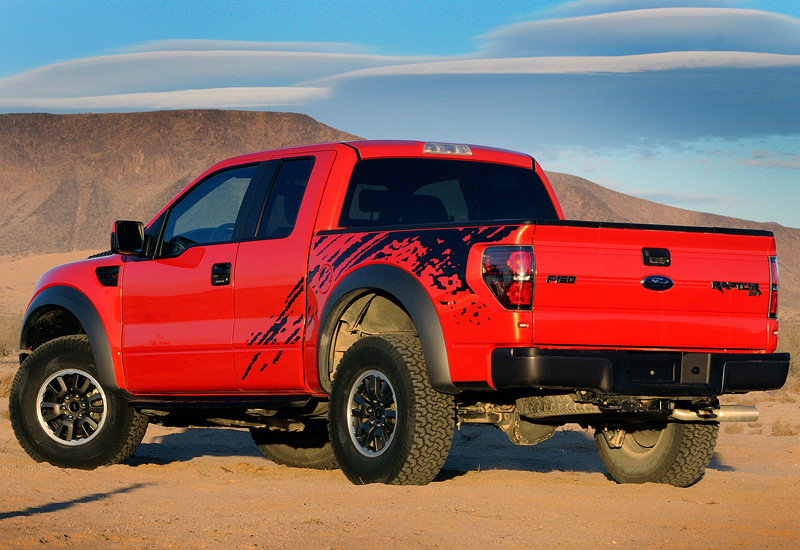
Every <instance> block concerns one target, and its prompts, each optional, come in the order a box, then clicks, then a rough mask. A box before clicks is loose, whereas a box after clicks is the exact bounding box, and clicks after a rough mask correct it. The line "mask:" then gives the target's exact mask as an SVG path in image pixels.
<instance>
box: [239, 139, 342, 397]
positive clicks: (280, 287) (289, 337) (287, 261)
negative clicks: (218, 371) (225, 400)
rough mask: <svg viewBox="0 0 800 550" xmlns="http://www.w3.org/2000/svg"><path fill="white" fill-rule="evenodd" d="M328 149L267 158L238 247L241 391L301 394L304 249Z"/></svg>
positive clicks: (325, 173)
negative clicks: (268, 161) (272, 158)
mask: <svg viewBox="0 0 800 550" xmlns="http://www.w3.org/2000/svg"><path fill="white" fill-rule="evenodd" d="M334 156H335V153H334V152H333V151H318V152H314V153H312V154H308V155H304V156H300V157H286V158H280V159H275V160H273V161H270V163H269V168H268V169H267V172H266V175H265V176H264V178H263V180H262V183H261V186H260V187H259V189H258V191H257V193H256V196H255V198H254V200H253V207H252V209H251V212H250V215H249V216H248V222H247V227H246V229H245V238H244V239H243V240H242V242H241V244H240V245H239V254H238V258H237V263H236V274H235V277H236V284H235V285H234V296H233V300H234V308H235V310H236V321H235V323H234V329H233V351H234V362H235V369H236V382H237V384H238V385H239V387H240V388H241V389H243V390H252V391H260V392H270V393H275V392H282V391H284V392H292V391H297V390H304V389H306V384H305V381H304V376H303V337H304V335H305V328H306V314H305V313H306V275H307V267H308V251H309V247H310V243H311V236H312V232H313V228H314V220H315V218H316V214H317V208H318V206H319V197H320V195H321V193H322V188H323V186H324V184H325V181H326V180H327V177H328V173H329V171H330V168H331V165H332V163H333V159H334Z"/></svg>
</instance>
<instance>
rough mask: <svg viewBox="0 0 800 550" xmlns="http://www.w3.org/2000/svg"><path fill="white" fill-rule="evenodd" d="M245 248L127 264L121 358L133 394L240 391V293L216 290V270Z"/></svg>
mask: <svg viewBox="0 0 800 550" xmlns="http://www.w3.org/2000/svg"><path fill="white" fill-rule="evenodd" d="M238 247H239V245H238V243H229V244H216V245H211V246H197V247H194V248H190V249H188V250H187V251H186V252H184V253H183V254H181V255H180V256H178V257H176V258H165V259H160V260H149V261H128V262H127V264H126V266H125V277H124V281H123V294H122V321H123V332H122V353H123V357H124V365H125V375H126V379H127V381H128V388H129V389H130V390H131V391H132V392H135V393H173V392H178V393H184V392H188V393H191V392H207V391H212V392H213V391H231V390H235V389H237V386H236V381H235V379H234V372H233V352H232V349H231V335H232V333H233V287H232V286H231V285H226V286H216V287H215V286H211V266H212V265H214V264H217V263H224V262H231V263H232V262H234V261H235V260H236V251H237V249H238Z"/></svg>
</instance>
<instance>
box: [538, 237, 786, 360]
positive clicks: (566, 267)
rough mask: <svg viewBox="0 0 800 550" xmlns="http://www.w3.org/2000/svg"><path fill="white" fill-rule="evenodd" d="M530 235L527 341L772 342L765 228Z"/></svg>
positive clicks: (595, 344) (659, 345) (736, 345)
mask: <svg viewBox="0 0 800 550" xmlns="http://www.w3.org/2000/svg"><path fill="white" fill-rule="evenodd" d="M533 242H534V254H535V270H536V276H535V287H534V289H535V290H534V301H533V309H534V316H533V317H534V327H533V328H534V331H533V345H534V346H538V347H589V348H606V347H612V348H635V349H682V350H691V349H694V350H710V351H713V350H749V351H760V350H765V349H768V348H769V347H770V342H771V341H773V340H774V337H773V336H772V335H771V334H770V333H771V329H770V321H769V320H768V309H769V300H770V264H769V256H774V255H775V241H774V238H773V237H772V235H771V234H770V233H769V232H765V231H736V230H719V229H703V230H701V229H697V228H691V229H689V228H676V227H665V226H641V225H636V226H632V225H621V224H601V223H586V222H555V223H553V224H540V225H537V227H536V229H535V231H534V236H533ZM666 252H668V254H669V260H668V261H667V260H666V259H665V258H666ZM648 256H649V258H650V259H648ZM648 264H650V265H648ZM772 323H776V322H775V321H773V322H772ZM776 328H777V327H776ZM772 347H773V348H774V344H772Z"/></svg>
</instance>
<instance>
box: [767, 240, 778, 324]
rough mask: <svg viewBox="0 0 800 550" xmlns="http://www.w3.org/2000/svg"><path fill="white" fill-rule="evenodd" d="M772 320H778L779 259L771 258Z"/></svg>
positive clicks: (770, 297)
mask: <svg viewBox="0 0 800 550" xmlns="http://www.w3.org/2000/svg"><path fill="white" fill-rule="evenodd" d="M768 317H769V318H770V319H777V318H778V258H777V256H770V257H769V315H768Z"/></svg>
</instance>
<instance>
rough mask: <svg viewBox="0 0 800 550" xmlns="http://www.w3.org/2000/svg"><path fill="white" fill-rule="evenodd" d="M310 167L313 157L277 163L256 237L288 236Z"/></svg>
mask: <svg viewBox="0 0 800 550" xmlns="http://www.w3.org/2000/svg"><path fill="white" fill-rule="evenodd" d="M313 168H314V159H313V158H303V159H291V160H284V161H282V162H281V165H280V167H279V168H278V173H277V175H276V176H275V180H274V181H273V184H272V189H270V192H269V196H268V197H267V202H266V205H265V206H264V210H263V211H262V213H261V221H260V223H259V226H258V231H257V232H256V237H257V238H259V239H280V238H283V237H288V236H289V235H291V233H292V230H293V229H294V223H295V222H296V221H297V213H298V212H299V210H300V203H301V202H302V201H303V194H304V193H305V190H306V185H307V184H308V178H309V177H310V176H311V170H312V169H313Z"/></svg>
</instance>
